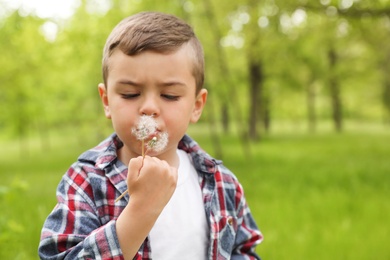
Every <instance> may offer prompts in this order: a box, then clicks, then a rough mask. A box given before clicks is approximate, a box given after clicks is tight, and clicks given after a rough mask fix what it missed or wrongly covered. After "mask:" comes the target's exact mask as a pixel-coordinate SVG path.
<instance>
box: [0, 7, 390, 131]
mask: <svg viewBox="0 0 390 260" xmlns="http://www.w3.org/2000/svg"><path fill="white" fill-rule="evenodd" d="M1 2H2V1H0V4H2V3H1ZM347 2H348V1H322V4H321V1H317V2H316V3H308V2H307V1H260V2H258V1H252V0H245V1H241V2H226V1H221V0H213V1H206V0H193V1H183V0H177V1H170V2H158V3H157V2H156V1H146V0H144V1H123V0H115V1H114V0H112V1H111V8H110V9H109V10H103V11H102V10H100V9H99V8H97V6H98V3H97V2H96V1H92V0H86V1H81V5H80V7H79V8H78V9H77V10H76V12H75V14H74V15H73V16H72V17H71V18H69V19H68V20H65V21H63V20H58V19H54V18H53V19H52V18H48V19H43V18H39V17H36V16H33V15H30V16H25V15H21V14H20V13H19V12H18V11H17V10H15V11H13V12H10V13H6V12H5V13H2V15H3V16H2V17H0V47H1V49H2V50H4V51H3V54H2V58H1V59H0V66H1V68H2V70H1V71H0V81H1V85H0V88H1V93H2V94H1V95H0V104H1V110H2V113H1V114H0V133H2V134H3V135H11V136H20V137H21V138H23V137H25V136H28V135H31V134H34V133H35V132H40V133H41V135H45V131H46V129H48V128H52V127H62V126H63V125H64V123H66V124H72V125H78V126H79V127H84V125H85V124H89V123H92V122H95V121H96V119H97V118H100V117H101V116H102V109H101V104H100V101H99V97H98V93H97V84H98V83H99V82H101V80H102V79H101V53H102V48H103V45H104V43H105V40H106V37H107V36H108V34H109V33H110V31H111V29H112V28H113V26H114V25H115V24H117V22H119V21H120V20H121V19H122V18H124V17H126V16H128V15H131V14H133V13H136V12H138V11H143V10H157V11H163V12H169V13H173V14H176V15H178V16H180V17H182V18H183V19H185V20H187V21H188V22H189V23H191V24H192V25H193V27H194V29H195V31H196V33H197V35H198V37H199V38H200V40H201V41H202V43H203V45H204V49H205V54H206V62H207V63H206V86H207V88H209V90H210V93H211V96H210V101H211V102H212V103H213V106H215V107H216V108H215V109H214V111H220V109H219V108H217V107H220V106H222V105H223V104H224V106H225V107H226V106H228V107H230V106H231V104H232V103H234V108H235V109H232V112H229V113H228V115H229V116H230V117H231V120H232V121H238V122H239V123H241V124H244V122H245V121H246V119H247V118H248V115H249V109H250V107H251V106H250V104H248V100H249V99H248V98H249V95H250V94H249V91H248V90H249V80H248V76H249V72H248V68H249V66H248V62H249V59H253V60H256V61H259V62H260V64H261V65H262V69H263V76H264V79H263V81H262V84H263V88H264V89H263V95H265V96H266V98H267V100H268V102H269V104H270V110H271V113H270V114H271V116H272V119H273V120H277V119H281V118H282V119H286V118H299V119H302V118H305V117H306V114H307V113H308V109H311V110H314V109H315V111H314V112H315V113H313V114H314V115H315V116H317V117H318V118H330V115H331V114H332V113H331V109H332V104H331V101H330V100H331V99H330V98H329V95H330V93H329V90H328V86H327V84H328V79H329V77H330V75H333V76H334V79H335V80H337V81H338V84H339V85H340V88H341V93H340V96H341V97H340V98H341V100H342V103H343V104H342V105H343V116H344V117H345V118H355V119H364V120H372V121H378V120H382V119H383V118H384V117H388V118H390V110H389V107H390V105H389V103H390V101H389V100H390V97H389V93H390V91H389V90H388V89H390V87H388V86H390V83H389V82H390V79H389V75H390V74H389V73H388V71H389V68H390V63H389V62H388V60H389V59H388V57H389V56H390V48H389V47H388V45H387V44H386V43H387V42H388V40H389V39H388V38H389V28H390V27H389V17H388V14H387V12H386V10H387V9H386V8H387V6H389V1H381V2H380V3H379V2H378V3H377V2H369V1H358V2H356V1H354V2H352V3H353V4H352V5H351V6H349V5H348V6H346V4H347ZM348 3H349V2H348ZM22 14H23V12H22ZM48 23H49V24H50V25H52V26H53V25H54V26H56V28H57V29H58V31H57V34H56V37H54V40H50V39H49V38H47V37H46V36H45V34H44V33H43V32H44V30H43V28H44V26H45V25H47V24H48ZM372 28H375V30H373V29H372ZM330 48H334V49H335V51H336V54H337V56H338V63H337V65H336V66H335V68H333V69H332V71H330V70H329V64H328V63H329V61H328V58H327V52H328V50H329V49H330ZM378 50H380V51H378ZM308 86H311V87H312V91H314V98H315V100H316V102H315V106H314V107H310V108H309V106H308V105H307V103H308V102H309V101H308V99H307V96H308V95H307V91H308ZM260 107H261V106H260ZM80 111H83V113H80ZM210 111H211V110H210ZM210 111H209V110H207V109H206V111H205V116H206V118H208V117H207V114H208V113H211V112H210ZM210 118H216V119H217V120H220V119H221V116H220V113H216V115H213V116H212V117H211V116H210Z"/></svg>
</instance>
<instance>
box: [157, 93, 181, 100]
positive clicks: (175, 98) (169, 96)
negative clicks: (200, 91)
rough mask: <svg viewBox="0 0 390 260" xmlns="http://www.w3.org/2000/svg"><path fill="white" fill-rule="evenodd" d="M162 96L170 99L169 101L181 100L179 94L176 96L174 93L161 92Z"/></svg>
mask: <svg viewBox="0 0 390 260" xmlns="http://www.w3.org/2000/svg"><path fill="white" fill-rule="evenodd" d="M161 96H162V97H163V98H164V99H166V100H169V101H177V100H179V98H180V97H179V96H174V95H167V94H161Z"/></svg>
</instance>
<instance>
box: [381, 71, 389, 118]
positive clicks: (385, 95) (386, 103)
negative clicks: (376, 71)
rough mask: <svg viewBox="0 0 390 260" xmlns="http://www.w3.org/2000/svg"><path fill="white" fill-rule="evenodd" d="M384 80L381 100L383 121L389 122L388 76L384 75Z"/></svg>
mask: <svg viewBox="0 0 390 260" xmlns="http://www.w3.org/2000/svg"><path fill="white" fill-rule="evenodd" d="M385 77H386V81H385V84H384V86H383V94H382V101H383V107H384V122H385V123H386V124H390V78H389V76H388V75H385Z"/></svg>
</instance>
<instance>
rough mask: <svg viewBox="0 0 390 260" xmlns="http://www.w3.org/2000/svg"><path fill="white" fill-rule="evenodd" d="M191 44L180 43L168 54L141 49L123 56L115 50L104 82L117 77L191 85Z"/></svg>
mask: <svg viewBox="0 0 390 260" xmlns="http://www.w3.org/2000/svg"><path fill="white" fill-rule="evenodd" d="M191 53H192V51H191V47H189V46H187V45H183V46H182V47H180V48H179V49H177V50H176V51H173V52H169V53H160V52H155V51H143V52H141V53H139V54H137V55H131V56H130V55H126V54H124V53H123V52H122V51H120V50H115V51H114V52H113V54H112V55H111V57H110V59H109V62H108V63H109V66H108V70H109V71H108V82H107V83H108V85H109V84H115V82H117V81H118V80H126V79H128V80H131V81H132V82H140V84H142V83H143V82H148V81H151V80H152V81H154V82H156V81H160V82H165V81H185V84H186V85H193V84H195V77H194V75H193V63H194V62H193V55H192V54H191Z"/></svg>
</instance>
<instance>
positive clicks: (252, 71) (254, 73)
mask: <svg viewBox="0 0 390 260" xmlns="http://www.w3.org/2000/svg"><path fill="white" fill-rule="evenodd" d="M249 79H250V81H249V82H250V87H249V90H250V91H249V101H250V104H249V138H250V139H252V140H258V139H260V134H259V131H258V127H257V126H258V122H259V121H261V120H259V119H261V117H262V116H261V114H262V103H263V102H262V80H263V75H262V67H261V64H260V63H259V62H256V61H254V60H252V59H249Z"/></svg>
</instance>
